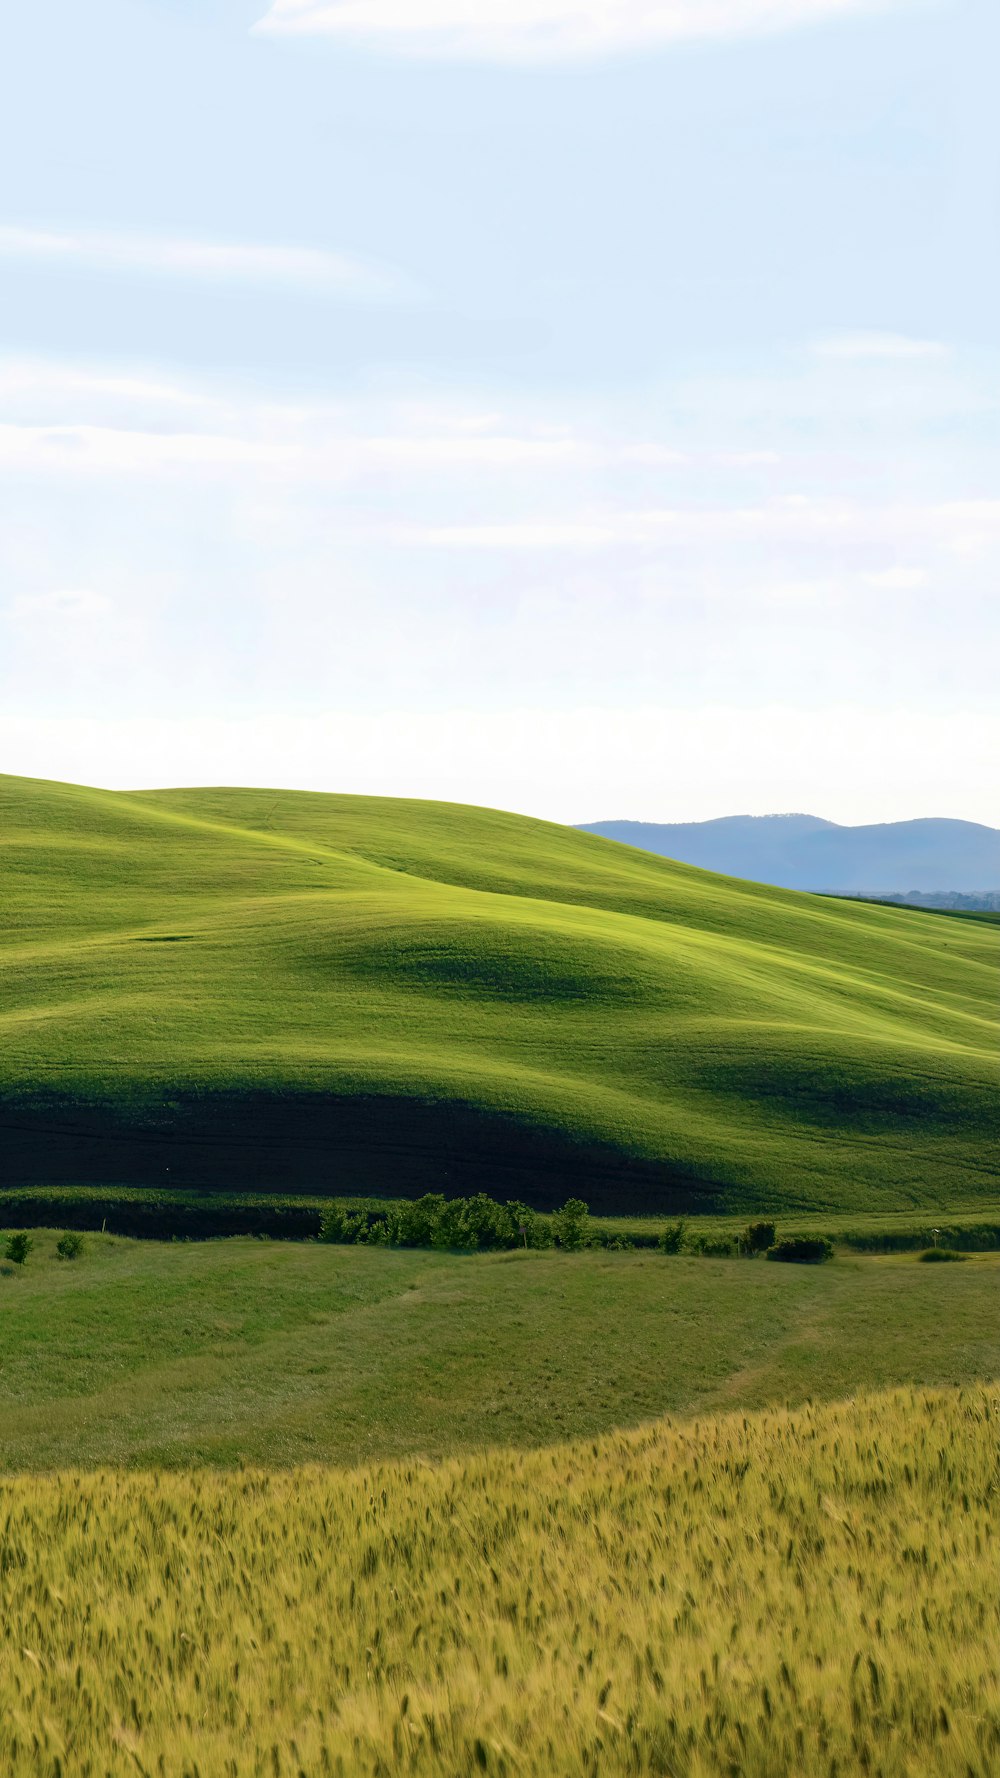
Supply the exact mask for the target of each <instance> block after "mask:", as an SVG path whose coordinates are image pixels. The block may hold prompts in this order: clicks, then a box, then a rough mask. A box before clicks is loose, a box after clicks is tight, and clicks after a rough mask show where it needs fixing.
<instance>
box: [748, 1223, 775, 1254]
mask: <svg viewBox="0 0 1000 1778" xmlns="http://www.w3.org/2000/svg"><path fill="white" fill-rule="evenodd" d="M777 1239H778V1231H777V1229H776V1228H775V1226H774V1223H773V1222H748V1223H747V1226H746V1228H745V1229H744V1230H743V1233H742V1235H741V1236H740V1242H739V1246H740V1252H741V1253H745V1254H747V1255H748V1256H753V1255H754V1254H757V1253H766V1252H767V1250H768V1248H769V1247H773V1246H774V1244H775V1242H776V1240H777Z"/></svg>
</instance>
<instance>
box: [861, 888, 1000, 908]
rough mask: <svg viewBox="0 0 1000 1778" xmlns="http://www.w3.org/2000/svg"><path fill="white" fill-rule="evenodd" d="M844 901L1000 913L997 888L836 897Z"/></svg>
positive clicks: (889, 891) (869, 892)
mask: <svg viewBox="0 0 1000 1778" xmlns="http://www.w3.org/2000/svg"><path fill="white" fill-rule="evenodd" d="M838 900H843V901H894V902H897V903H898V904H899V906H900V907H910V908H943V909H945V910H951V911H952V912H954V913H957V914H1000V889H982V890H977V891H976V892H975V893H974V894H972V895H960V894H959V893H958V890H957V889H932V890H923V889H907V890H905V891H903V890H901V889H899V890H894V889H882V890H879V889H870V890H867V891H866V892H865V893H864V894H862V893H861V892H860V891H856V892H848V893H847V894H846V895H843V896H839V897H838Z"/></svg>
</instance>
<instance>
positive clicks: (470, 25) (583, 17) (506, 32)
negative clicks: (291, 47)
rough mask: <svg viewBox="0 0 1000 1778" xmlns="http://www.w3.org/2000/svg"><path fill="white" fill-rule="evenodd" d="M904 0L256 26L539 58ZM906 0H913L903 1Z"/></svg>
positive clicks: (397, 7) (283, 4)
mask: <svg viewBox="0 0 1000 1778" xmlns="http://www.w3.org/2000/svg"><path fill="white" fill-rule="evenodd" d="M906 3H907V0H274V4H273V5H272V7H271V10H270V11H269V12H268V14H267V16H266V17H265V18H264V19H262V20H261V22H260V24H259V25H258V26H257V27H256V29H257V30H258V31H260V32H266V33H273V34H281V35H286V36H305V35H317V34H322V35H326V36H332V37H340V38H345V39H355V40H360V41H362V42H365V41H367V42H368V43H372V44H375V45H384V46H386V47H387V48H389V49H392V50H399V51H402V52H403V53H405V54H415V55H429V56H442V57H460V58H488V59H492V60H500V61H509V62H543V61H551V60H558V59H563V58H580V57H594V56H602V55H609V54H615V53H618V52H621V51H628V50H634V49H639V48H642V47H644V46H649V45H654V44H671V43H683V42H688V41H691V40H697V39H705V38H709V39H711V38H728V37H746V36H753V35H757V34H760V33H766V32H774V31H784V30H790V29H794V28H795V27H798V26H803V25H811V24H819V23H822V22H824V21H826V20H830V19H837V18H843V17H848V16H852V15H856V14H861V13H870V12H878V11H882V10H885V9H886V7H888V6H890V5H892V4H896V5H900V4H906ZM909 4H910V5H911V6H912V5H913V4H914V0H909Z"/></svg>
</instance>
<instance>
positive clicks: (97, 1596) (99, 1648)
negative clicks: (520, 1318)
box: [0, 1390, 1000, 1778]
mask: <svg viewBox="0 0 1000 1778" xmlns="http://www.w3.org/2000/svg"><path fill="white" fill-rule="evenodd" d="M998 1415H1000V1395H998V1393H997V1391H996V1390H970V1391H967V1392H965V1393H958V1392H955V1391H950V1392H947V1393H939V1394H931V1395H928V1394H920V1393H905V1394H894V1395H885V1396H881V1397H876V1398H872V1399H869V1400H862V1401H860V1402H857V1403H853V1404H850V1405H848V1406H839V1407H823V1408H807V1409H803V1410H801V1411H799V1412H797V1413H791V1414H789V1413H787V1412H772V1413H769V1414H765V1415H760V1416H755V1417H751V1418H746V1417H743V1416H730V1417H728V1418H721V1419H717V1420H708V1421H703V1422H701V1423H699V1424H698V1425H694V1426H692V1425H677V1426H671V1425H669V1424H665V1425H660V1426H657V1427H655V1428H652V1429H650V1430H648V1431H642V1432H638V1433H634V1434H630V1435H616V1436H613V1437H610V1438H607V1439H604V1440H602V1441H600V1442H599V1443H594V1444H589V1443H588V1444H577V1445H564V1446H559V1447H557V1448H555V1449H551V1450H547V1451H543V1452H538V1453H534V1454H529V1455H517V1454H513V1453H510V1452H497V1453H494V1454H491V1455H490V1456H489V1457H486V1458H477V1459H471V1460H467V1461H452V1462H449V1463H446V1464H445V1465H444V1466H443V1467H440V1468H434V1467H431V1466H429V1465H423V1464H412V1463H411V1464H390V1465H385V1466H373V1467H370V1468H367V1469H364V1470H361V1471H355V1472H337V1471H331V1470H324V1469H318V1468H314V1469H305V1470H301V1471H292V1472H288V1473H286V1474H285V1475H273V1474H265V1473H256V1472H244V1473H238V1474H230V1475H221V1474H217V1473H201V1474H192V1473H186V1474H179V1475H171V1476H149V1475H133V1476H122V1475H98V1476H93V1475H92V1476H79V1475H64V1476H58V1477H54V1478H52V1479H50V1480H47V1481H46V1480H42V1481H39V1480H37V1479H28V1480H8V1481H3V1482H0V1512H2V1518H3V1532H2V1542H0V1558H2V1577H3V1578H2V1586H3V1603H4V1611H3V1630H2V1633H3V1641H4V1652H3V1659H2V1661H0V1763H2V1768H3V1770H4V1772H5V1773H9V1774H11V1778H29V1775H30V1778H57V1775H60V1774H66V1773H69V1772H72V1773H73V1774H78V1775H79V1778H118V1775H119V1774H121V1775H122V1778H125V1775H126V1774H128V1778H133V1775H134V1774H135V1773H140V1774H150V1775H152V1774H157V1775H158V1778H195V1775H200V1778H283V1775H287V1778H298V1775H300V1774H304V1773H306V1774H310V1775H312V1774H324V1773H336V1774H338V1775H340V1778H366V1775H369V1774H370V1775H371V1778H376V1775H377V1778H386V1775H387V1774H389V1773H397V1772H404V1773H412V1774H414V1775H415V1778H419V1775H420V1774H424V1773H426V1774H429V1775H430V1774H434V1775H440V1778H446V1775H447V1778H458V1775H464V1774H466V1773H470V1772H475V1771H484V1772H487V1773H494V1774H504V1775H505V1778H506V1775H509V1778H515V1775H516V1774H518V1773H525V1774H535V1775H537V1778H553V1774H575V1773H584V1774H588V1775H595V1778H596V1775H598V1774H605V1775H608V1778H610V1775H613V1774H619V1773H621V1774H625V1773H646V1772H648V1773H661V1774H671V1775H672V1778H716V1775H719V1778H722V1775H725V1778H730V1775H731V1774H733V1773H738V1774H740V1778H792V1774H794V1775H795V1778H831V1774H838V1773H839V1774H843V1775H847V1774H854V1773H860V1772H864V1773H871V1774H875V1773H878V1774H880V1775H881V1778H917V1775H918V1774H927V1773H934V1774H939V1775H940V1778H952V1775H953V1778H990V1774H991V1773H993V1772H995V1771H996V1769H997V1762H998V1761H1000V1654H998V1649H1000V1564H998V1559H997V1558H998V1553H1000V1549H998V1534H997V1522H996V1497H997V1485H998V1484H997V1432H998V1426H1000V1420H998Z"/></svg>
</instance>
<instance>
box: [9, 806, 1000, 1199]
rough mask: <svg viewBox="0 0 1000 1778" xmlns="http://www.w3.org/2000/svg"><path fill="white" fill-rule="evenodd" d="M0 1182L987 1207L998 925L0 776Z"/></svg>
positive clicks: (552, 844) (474, 833)
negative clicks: (980, 1201) (974, 1204)
mask: <svg viewBox="0 0 1000 1778" xmlns="http://www.w3.org/2000/svg"><path fill="white" fill-rule="evenodd" d="M0 915H2V920H0V967H2V977H0V982H2V986H0V1029H2V1044H0V1144H2V1147H0V1179H2V1181H3V1183H7V1184H17V1183H25V1182H32V1181H38V1180H66V1181H69V1180H99V1181H104V1182H111V1181H130V1182H147V1181H148V1182H153V1181H155V1182H157V1183H161V1184H162V1183H165V1182H167V1181H168V1180H169V1182H170V1183H172V1184H173V1183H176V1184H185V1183H192V1184H194V1183H197V1184H203V1185H204V1184H208V1185H212V1184H217V1185H223V1184H225V1185H230V1186H231V1185H237V1184H238V1185H244V1186H247V1187H253V1186H262V1185H268V1186H272V1187H281V1186H283V1185H288V1186H291V1185H294V1186H296V1187H301V1186H303V1185H305V1184H308V1185H309V1186H310V1187H311V1188H312V1189H314V1190H318V1191H329V1192H331V1193H333V1192H338V1191H358V1190H366V1191H383V1192H398V1193H411V1192H414V1191H419V1190H423V1189H427V1188H436V1187H440V1188H443V1189H445V1190H448V1189H452V1190H456V1191H457V1190H462V1191H467V1190H469V1189H477V1188H484V1189H489V1190H492V1191H494V1192H495V1193H497V1194H498V1195H501V1196H503V1195H511V1196H513V1195H518V1196H522V1197H528V1198H533V1199H534V1200H535V1201H537V1202H539V1203H546V1202H551V1201H553V1200H558V1199H560V1198H561V1197H563V1196H565V1195H566V1192H567V1190H571V1189H572V1190H579V1191H580V1192H581V1193H582V1194H583V1195H585V1196H587V1197H588V1198H589V1199H590V1202H591V1204H592V1205H593V1206H594V1207H595V1208H603V1209H620V1210H626V1209H633V1210H634V1209H643V1208H661V1207H670V1206H676V1207H678V1208H681V1209H690V1208H699V1207H700V1208H725V1209H733V1208H742V1207H747V1208H750V1207H752V1206H755V1205H760V1206H768V1207H780V1206H783V1205H788V1206H792V1205H796V1206H809V1207H813V1206H815V1207H817V1208H818V1207H824V1208H838V1207H840V1208H852V1207H854V1206H861V1205H871V1204H873V1203H876V1202H877V1203H878V1204H880V1205H884V1206H885V1207H886V1208H892V1207H896V1206H903V1205H907V1204H911V1203H912V1204H928V1205H930V1204H942V1205H944V1204H945V1203H956V1202H965V1203H969V1202H972V1201H974V1200H976V1199H979V1198H984V1197H987V1196H991V1195H995V1194H996V1191H997V1187H998V1184H1000V1175H998V1167H997V1140H998V1136H1000V1110H998V1094H997V1055H998V1049H997V1035H998V1030H997V1011H998V981H1000V975H998V967H1000V932H998V931H997V930H996V929H995V928H994V927H991V926H989V925H986V924H983V923H976V922H962V921H959V920H948V921H944V920H940V919H934V918H933V917H931V916H921V915H917V914H914V913H912V912H909V911H900V912H896V911H895V910H893V909H889V908H879V907H873V906H867V905H862V904H856V903H848V902H836V901H830V900H824V899H819V898H813V897H811V896H805V895H798V894H795V893H793V892H790V891H783V890H777V889H771V888H765V887H761V886H759V885H755V884H751V883H746V882H741V881H736V880H730V879H727V878H722V877H716V876H711V875H708V874H706V873H704V872H701V871H699V870H696V869H694V868H691V867H687V866H683V865H678V864H674V863H672V862H670V861H668V860H666V859H661V858H657V857H653V856H651V855H648V854H645V853H642V852H636V851H632V850H630V849H628V848H626V847H622V846H618V845H615V844H614V843H612V842H610V841H606V840H603V839H599V838H596V837H593V836H590V835H587V834H582V833H579V832H576V831H574V830H572V829H568V828H561V827H555V826H551V825H549V824H547V823H544V822H538V821H530V820H526V819H523V818H521V817H518V816H513V815H503V814H497V813H495V812H492V811H489V810H484V809H474V808H464V807H456V806H449V805H445V804H435V803H418V802H403V801H395V800H390V799H372V798H361V797H340V796H323V795H308V794H296V793H292V792H288V793H286V792H282V793H280V794H276V793H275V792H274V791H273V790H272V791H251V790H202V791H177V792H156V793H147V794H141V795H118V794H113V793H111V792H105V791H97V790H89V789H82V788H78V787H75V786H70V785H62V784H49V783H42V782H36V781H31V780H24V779H16V778H0Z"/></svg>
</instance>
